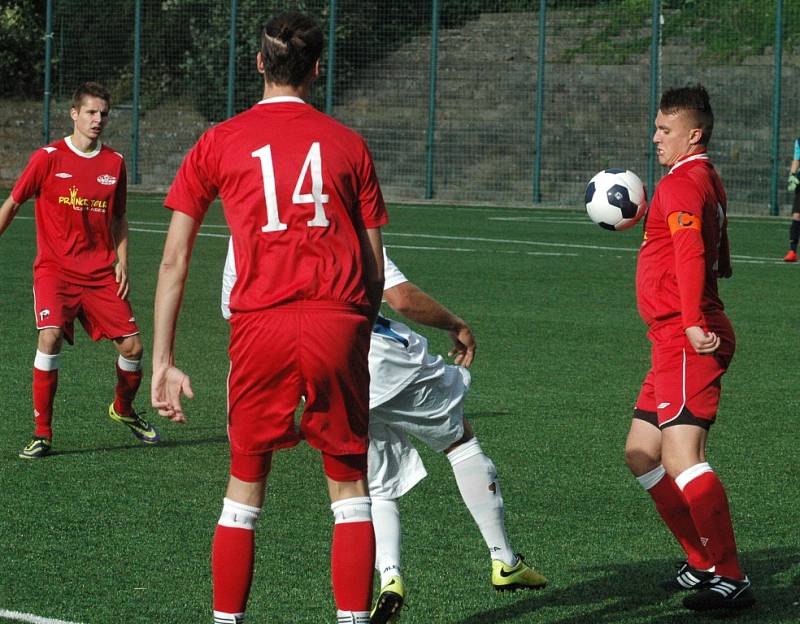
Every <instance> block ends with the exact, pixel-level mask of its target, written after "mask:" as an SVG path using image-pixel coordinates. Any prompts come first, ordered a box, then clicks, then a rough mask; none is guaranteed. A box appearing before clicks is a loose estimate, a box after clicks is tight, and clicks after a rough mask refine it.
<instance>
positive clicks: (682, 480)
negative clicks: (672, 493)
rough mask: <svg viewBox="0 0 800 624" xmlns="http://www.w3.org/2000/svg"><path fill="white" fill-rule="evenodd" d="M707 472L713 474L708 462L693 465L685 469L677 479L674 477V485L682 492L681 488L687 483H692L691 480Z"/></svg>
mask: <svg viewBox="0 0 800 624" xmlns="http://www.w3.org/2000/svg"><path fill="white" fill-rule="evenodd" d="M707 472H714V470H713V469H712V468H711V466H710V465H709V464H708V462H702V463H700V464H695V465H694V466H691V467H690V468H687V469H686V470H684V471H683V472H682V473H680V474H679V475H678V476H677V477H675V483H676V484H677V486H678V487H679V488H680V490H681V492H683V488H685V487H686V485H687V484H688V483H689V481H692V480H693V479H696V478H697V477H699V476H700V475H702V474H705V473H707Z"/></svg>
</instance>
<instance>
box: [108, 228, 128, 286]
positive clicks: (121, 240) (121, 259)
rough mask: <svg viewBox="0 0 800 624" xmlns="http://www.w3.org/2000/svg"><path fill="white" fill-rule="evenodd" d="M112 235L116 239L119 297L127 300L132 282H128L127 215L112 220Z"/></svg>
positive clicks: (115, 267) (116, 271) (116, 272)
mask: <svg viewBox="0 0 800 624" xmlns="http://www.w3.org/2000/svg"><path fill="white" fill-rule="evenodd" d="M111 235H112V236H113V237H114V247H115V251H116V254H117V264H116V265H115V266H114V277H115V279H116V280H117V284H119V287H118V288H117V295H119V296H120V298H122V299H127V298H128V293H129V292H130V282H129V281H128V219H127V218H126V217H125V215H120V216H118V217H114V218H113V219H112V220H111Z"/></svg>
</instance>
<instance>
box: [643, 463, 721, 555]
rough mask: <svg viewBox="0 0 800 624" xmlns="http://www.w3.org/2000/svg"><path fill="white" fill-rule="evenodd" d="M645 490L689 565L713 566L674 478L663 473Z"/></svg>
mask: <svg viewBox="0 0 800 624" xmlns="http://www.w3.org/2000/svg"><path fill="white" fill-rule="evenodd" d="M647 492H648V494H650V496H652V497H653V501H654V502H655V504H656V510H658V513H659V514H660V515H661V518H662V520H664V523H665V524H666V525H667V527H668V528H669V530H670V531H672V534H673V535H674V536H675V538H676V539H677V540H678V542H679V543H680V545H681V547H682V548H683V550H684V552H685V553H686V557H687V561H688V563H689V565H690V566H692V567H693V568H698V569H700V570H707V569H709V568H710V567H711V566H713V565H714V564H713V562H712V561H711V560H710V559H709V557H708V555H707V554H706V550H705V548H703V544H702V542H701V541H700V535H699V534H698V533H697V528H696V527H695V525H694V520H692V515H691V513H690V512H689V506H688V505H687V503H686V499H685V498H684V497H683V494H682V493H681V491H680V489H678V486H677V485H675V480H674V479H673V478H672V477H670V476H669V475H668V474H666V473H665V474H664V476H663V477H662V478H661V479H660V480H659V482H658V483H656V484H655V485H654V486H653V487H651V488H650V489H649V490H647Z"/></svg>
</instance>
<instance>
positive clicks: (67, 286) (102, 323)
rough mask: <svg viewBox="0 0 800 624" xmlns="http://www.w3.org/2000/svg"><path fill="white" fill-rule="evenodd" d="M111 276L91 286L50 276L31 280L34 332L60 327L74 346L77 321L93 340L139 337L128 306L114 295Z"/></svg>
mask: <svg viewBox="0 0 800 624" xmlns="http://www.w3.org/2000/svg"><path fill="white" fill-rule="evenodd" d="M118 288H119V285H118V284H117V282H116V281H115V278H114V276H113V275H109V276H108V277H106V278H104V279H101V280H98V281H97V282H96V283H94V284H92V285H91V286H87V285H84V284H75V283H74V282H68V281H65V280H64V279H62V278H61V277H58V276H55V275H53V274H38V275H37V274H35V273H34V276H33V309H34V313H35V314H36V329H45V328H48V327H59V328H61V329H62V330H63V331H64V338H66V340H67V342H69V343H70V344H72V343H73V342H74V336H75V331H74V323H75V319H76V318H77V319H78V320H80V322H81V324H82V325H83V327H84V329H86V333H87V334H89V336H91V338H92V340H95V341H96V340H100V339H101V338H108V339H114V338H123V337H126V336H133V335H135V334H138V333H139V328H138V327H137V325H136V318H135V317H134V316H133V310H132V309H131V304H130V303H129V302H128V301H127V300H126V299H120V297H119V295H117V289H118Z"/></svg>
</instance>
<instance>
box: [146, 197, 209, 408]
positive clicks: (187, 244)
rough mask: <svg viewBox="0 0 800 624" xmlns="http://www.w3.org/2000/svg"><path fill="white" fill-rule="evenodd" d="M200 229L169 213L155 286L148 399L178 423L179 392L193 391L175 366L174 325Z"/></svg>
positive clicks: (186, 218)
mask: <svg viewBox="0 0 800 624" xmlns="http://www.w3.org/2000/svg"><path fill="white" fill-rule="evenodd" d="M199 229H200V224H199V223H198V222H197V221H195V220H194V219H192V218H191V217H190V216H188V215H186V214H184V213H182V212H179V211H177V210H176V211H174V212H173V213H172V221H171V222H170V226H169V231H168V232H167V240H166V242H165V243H164V255H163V256H162V258H161V266H160V268H159V271H158V284H157V286H156V297H155V312H154V318H153V379H152V382H151V385H150V392H151V402H152V405H153V407H154V408H156V409H157V410H158V413H159V414H161V415H162V416H164V417H166V418H169V419H170V420H172V421H174V422H179V423H185V422H186V415H185V414H184V412H183V408H182V406H181V394H184V395H185V396H186V397H188V398H190V399H191V398H193V397H194V392H193V391H192V384H191V380H190V379H189V376H188V375H187V374H186V373H184V372H183V371H182V370H180V369H179V368H177V367H176V366H175V353H174V348H175V328H176V326H177V322H178V313H179V312H180V308H181V301H182V300H183V291H184V288H185V286H186V278H187V276H188V275H189V261H190V260H191V257H192V248H193V247H194V241H195V238H196V237H197V231H198V230H199Z"/></svg>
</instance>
